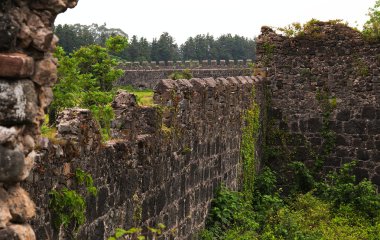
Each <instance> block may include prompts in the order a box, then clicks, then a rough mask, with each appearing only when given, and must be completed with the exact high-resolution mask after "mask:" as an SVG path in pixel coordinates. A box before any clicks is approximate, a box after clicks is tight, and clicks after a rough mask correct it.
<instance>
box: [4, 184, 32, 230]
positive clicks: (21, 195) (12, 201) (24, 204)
mask: <svg viewBox="0 0 380 240" xmlns="http://www.w3.org/2000/svg"><path fill="white" fill-rule="evenodd" d="M8 194H9V197H8V201H7V203H8V207H9V210H10V212H11V215H12V222H13V223H25V222H26V221H28V220H30V219H31V218H33V217H34V216H35V215H36V211H35V205H34V203H33V202H32V200H30V198H29V194H28V193H27V192H26V191H25V190H24V189H22V188H21V187H19V186H16V187H12V188H10V189H9V190H8Z"/></svg>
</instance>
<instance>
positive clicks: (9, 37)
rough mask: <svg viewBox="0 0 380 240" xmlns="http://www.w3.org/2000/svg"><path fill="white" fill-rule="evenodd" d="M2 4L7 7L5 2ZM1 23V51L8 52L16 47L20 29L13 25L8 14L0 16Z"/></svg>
mask: <svg viewBox="0 0 380 240" xmlns="http://www.w3.org/2000/svg"><path fill="white" fill-rule="evenodd" d="M8 2H9V1H8ZM1 4H4V5H5V3H3V2H2V3H1ZM4 10H5V11H4V12H7V10H6V9H4ZM0 23H1V24H0V36H1V37H0V50H1V51H6V50H10V49H13V48H14V47H15V45H16V39H17V32H18V29H19V27H18V26H17V25H15V24H14V23H12V20H11V17H10V16H9V15H8V14H4V15H0ZM0 68H1V67H0Z"/></svg>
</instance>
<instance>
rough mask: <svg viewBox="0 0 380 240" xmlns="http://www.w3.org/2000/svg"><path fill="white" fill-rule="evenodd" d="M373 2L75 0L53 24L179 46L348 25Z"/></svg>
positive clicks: (361, 18)
mask: <svg viewBox="0 0 380 240" xmlns="http://www.w3.org/2000/svg"><path fill="white" fill-rule="evenodd" d="M375 1H376V0H186V1H183V0H132V1H128V0H107V1H104V0H79V3H78V6H77V7H76V8H74V9H70V10H67V12H65V13H63V14H61V15H59V16H58V18H57V20H56V24H59V23H61V24H64V23H68V24H75V23H81V24H91V23H98V24H103V23H107V26H108V27H112V28H121V29H122V30H123V31H124V32H126V33H127V34H128V35H129V36H130V37H131V36H132V35H137V36H139V37H142V36H143V37H146V38H147V39H148V40H149V41H151V40H152V38H153V37H159V36H160V34H161V33H162V32H169V34H170V35H172V36H173V37H174V38H175V40H176V42H177V43H179V44H181V43H183V42H185V41H186V39H187V38H188V37H189V36H195V35H196V34H206V33H210V34H212V35H214V36H215V37H218V36H220V35H221V34H224V33H232V34H239V35H243V36H246V37H249V38H253V37H255V36H258V35H259V34H260V28H261V26H263V25H267V26H275V27H281V26H285V25H288V24H290V23H292V22H301V23H304V22H307V21H308V20H310V19H311V18H316V19H319V20H330V19H343V20H344V21H348V22H349V23H350V25H351V26H355V25H356V23H355V22H356V21H357V23H358V24H359V26H362V25H363V23H364V22H365V21H366V20H367V16H366V13H367V12H368V8H369V7H373V6H374V4H375Z"/></svg>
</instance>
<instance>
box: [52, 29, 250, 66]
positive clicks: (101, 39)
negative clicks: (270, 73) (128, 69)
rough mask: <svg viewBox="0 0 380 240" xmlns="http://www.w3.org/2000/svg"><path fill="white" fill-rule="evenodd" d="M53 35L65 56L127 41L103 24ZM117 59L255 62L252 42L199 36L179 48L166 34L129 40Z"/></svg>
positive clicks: (240, 37)
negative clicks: (93, 46)
mask: <svg viewBox="0 0 380 240" xmlns="http://www.w3.org/2000/svg"><path fill="white" fill-rule="evenodd" d="M55 33H56V35H57V36H58V37H59V39H60V42H59V44H60V46H62V47H63V49H64V50H65V51H66V52H68V53H71V52H73V51H74V50H78V49H79V48H80V47H82V46H88V45H91V44H98V45H101V46H104V44H105V41H106V39H108V38H109V37H110V36H115V35H120V36H123V37H127V38H128V35H127V34H126V33H125V32H123V31H122V30H121V29H117V28H107V26H106V25H105V24H103V25H97V24H91V25H81V24H74V25H68V24H64V25H61V24H60V25H57V26H56V27H55ZM117 56H118V57H119V58H121V59H123V60H125V61H131V62H135V61H139V62H142V61H148V62H150V61H166V62H167V61H179V60H182V61H186V60H199V61H202V60H215V59H216V60H239V59H244V60H245V59H255V40H254V39H249V38H246V37H243V36H239V35H232V34H224V35H222V36H220V37H218V38H215V37H214V36H212V35H210V34H198V35H196V36H194V37H189V38H188V39H187V40H186V42H185V43H183V44H181V45H180V46H179V45H178V44H177V43H176V42H175V40H174V38H173V37H172V36H171V35H170V34H169V33H167V32H164V33H162V34H161V35H160V36H159V37H158V38H154V39H153V40H152V41H148V40H147V39H146V38H144V37H138V36H136V35H133V36H132V37H131V38H129V44H128V47H127V48H126V49H124V50H123V51H121V52H120V53H118V54H117Z"/></svg>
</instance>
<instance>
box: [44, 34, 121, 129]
mask: <svg viewBox="0 0 380 240" xmlns="http://www.w3.org/2000/svg"><path fill="white" fill-rule="evenodd" d="M126 42H127V40H126V39H125V38H121V37H111V38H109V39H108V40H107V41H106V46H107V47H102V46H99V45H96V44H93V45H89V46H86V47H81V48H80V49H78V50H76V51H74V52H73V53H72V54H70V55H66V54H65V52H64V51H63V49H62V48H58V49H57V52H56V57H57V58H58V60H59V68H58V79H59V81H58V83H57V84H56V85H55V87H54V89H53V91H54V95H55V99H54V101H53V103H52V106H51V108H50V113H51V114H50V117H51V118H52V117H53V121H54V120H55V114H56V113H57V112H59V111H61V110H62V109H64V108H67V107H83V108H89V109H90V110H91V111H92V113H93V115H94V117H95V119H96V120H97V121H98V122H99V124H100V126H101V127H102V130H103V133H105V134H104V136H108V135H109V129H110V122H111V119H112V117H113V111H112V107H111V105H110V103H111V101H112V98H113V94H112V92H111V90H112V87H113V82H114V81H115V80H117V79H118V78H119V77H120V76H121V75H122V74H123V71H122V70H120V69H117V68H116V66H117V65H118V62H117V61H116V60H115V58H113V57H112V55H111V54H110V53H111V52H116V53H117V52H118V51H120V50H122V47H125V46H126Z"/></svg>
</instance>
